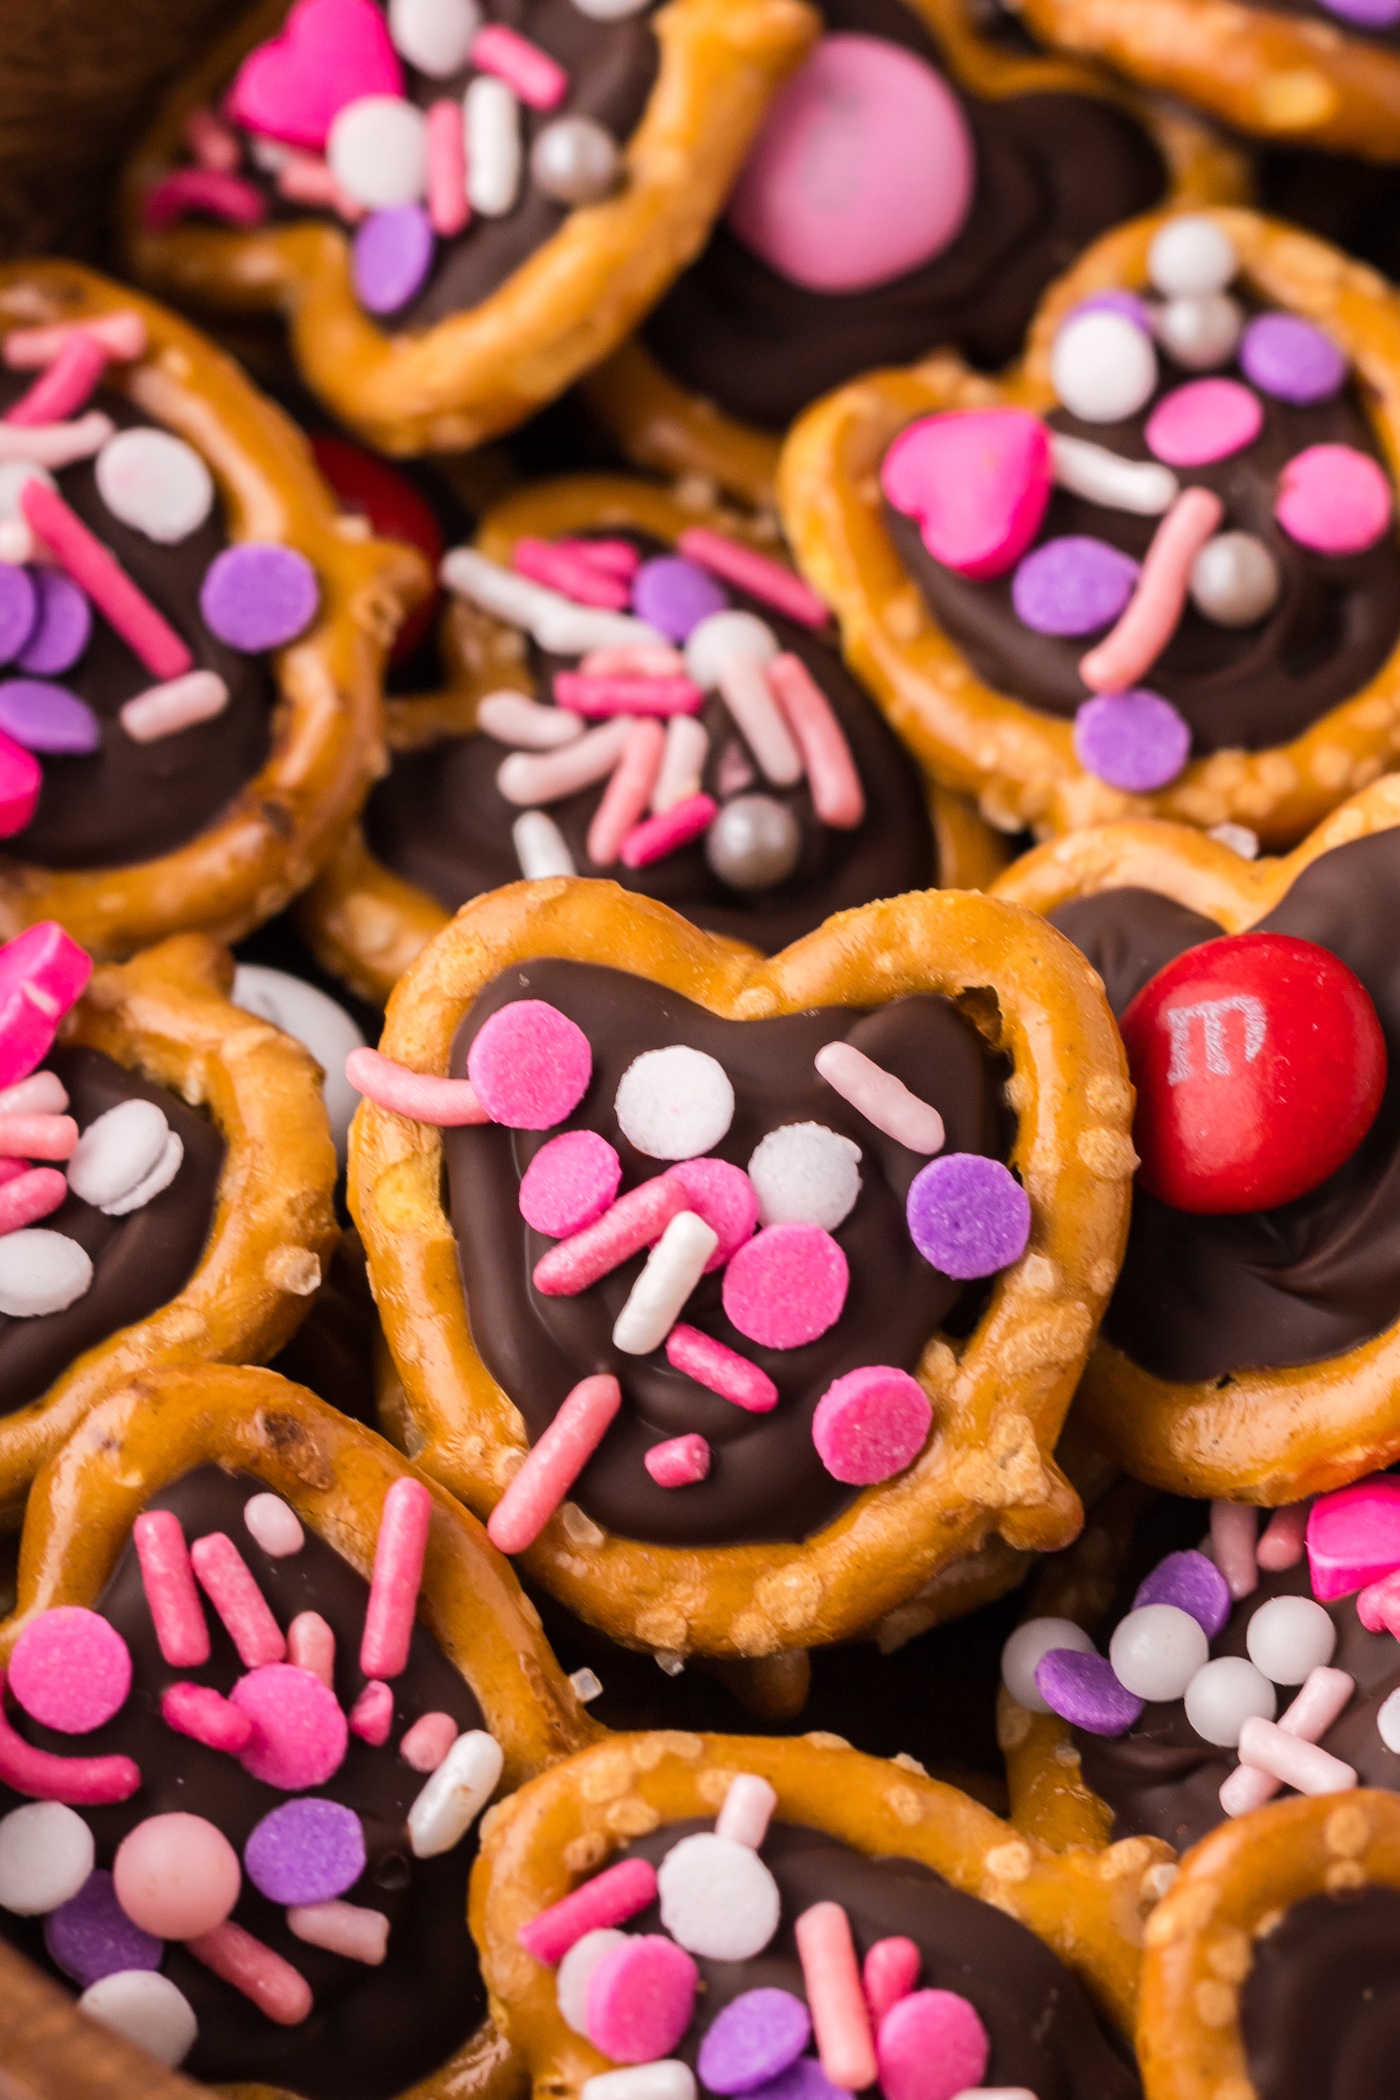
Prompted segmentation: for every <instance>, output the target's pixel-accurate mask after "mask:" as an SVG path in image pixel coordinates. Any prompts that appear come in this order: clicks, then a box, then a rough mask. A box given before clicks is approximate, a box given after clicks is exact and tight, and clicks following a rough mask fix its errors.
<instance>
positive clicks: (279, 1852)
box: [243, 1798, 365, 1903]
mask: <svg viewBox="0 0 1400 2100" xmlns="http://www.w3.org/2000/svg"><path fill="white" fill-rule="evenodd" d="M243 1864H244V1866H245V1867H246V1868H247V1869H248V1879H249V1880H250V1881H251V1882H252V1884H253V1887H254V1888H255V1889H257V1890H258V1892H259V1893H260V1894H261V1895H264V1896H266V1897H267V1900H268V1902H269V1903H329V1902H331V1901H332V1900H333V1899H334V1898H335V1897H336V1896H343V1895H344V1894H345V1891H346V1890H347V1889H348V1888H350V1887H352V1886H353V1884H354V1883H355V1882H357V1881H358V1880H359V1878H360V1876H361V1875H362V1874H363V1873H364V1871H365V1834H364V1831H363V1829H362V1828H361V1826H360V1819H359V1817H358V1816H357V1815H356V1814H355V1811H354V1810H353V1809H352V1808H346V1807H344V1806H343V1804H342V1803H341V1802H339V1801H323V1800H320V1799H315V1798H304V1799H302V1800H300V1801H284V1802H283V1804H282V1806H281V1807H280V1808H274V1809H272V1810H271V1811H270V1813H269V1814H267V1815H265V1816H264V1817H263V1819H262V1821H261V1823H258V1824H256V1825H255V1826H254V1828H253V1831H252V1834H251V1835H250V1837H249V1839H248V1842H247V1844H246V1845H245V1846H244V1847H243Z"/></svg>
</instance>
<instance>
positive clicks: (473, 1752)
mask: <svg viewBox="0 0 1400 2100" xmlns="http://www.w3.org/2000/svg"><path fill="white" fill-rule="evenodd" d="M503 1763H504V1759H503V1757H502V1755H501V1746H500V1744H499V1743H498V1742H497V1741H496V1738H495V1737H494V1736H493V1735H488V1734H487V1733H486V1731H485V1729H484V1728H469V1729H467V1731H466V1732H465V1734H463V1735H459V1736H458V1738H457V1740H456V1742H455V1743H454V1744H453V1745H452V1748H451V1749H450V1750H449V1751H448V1753H447V1755H446V1757H445V1758H444V1759H443V1761H442V1763H441V1764H440V1765H439V1766H438V1768H437V1770H436V1772H434V1773H433V1775H432V1777H431V1778H430V1779H429V1781H428V1783H427V1785H426V1786H425V1787H424V1788H423V1791H422V1792H421V1793H420V1794H419V1796H418V1798H417V1800H416V1801H415V1802H414V1804H413V1806H412V1808H411V1809H410V1810H409V1812H408V1842H409V1844H410V1845H411V1846H412V1847H413V1856H414V1858H415V1859H434V1858H436V1856H437V1854H438V1853H439V1852H450V1851H451V1850H452V1847H453V1846H454V1845H457V1844H460V1843H461V1841H462V1839H463V1838H464V1837H465V1836H466V1834H467V1832H468V1831H469V1830H470V1829H471V1827H472V1824H473V1823H474V1822H475V1821H476V1818H477V1816H478V1815H479V1814H480V1813H481V1811H482V1809H483V1808H485V1806H486V1804H487V1802H488V1801H489V1800H490V1799H491V1796H492V1795H493V1794H494V1793H495V1791H496V1782H497V1780H498V1779H499V1778H500V1776H501V1766H502V1764H503Z"/></svg>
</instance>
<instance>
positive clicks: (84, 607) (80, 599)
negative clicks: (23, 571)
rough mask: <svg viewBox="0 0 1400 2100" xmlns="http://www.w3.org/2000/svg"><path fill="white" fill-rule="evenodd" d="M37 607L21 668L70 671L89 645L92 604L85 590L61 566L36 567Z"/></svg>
mask: <svg viewBox="0 0 1400 2100" xmlns="http://www.w3.org/2000/svg"><path fill="white" fill-rule="evenodd" d="M32 573H33V577H34V589H35V594H36V597H37V601H38V603H37V610H36V613H35V619H34V629H33V632H32V633H31V634H30V636H29V639H28V641H27V642H26V643H25V645H24V648H23V650H22V651H21V653H20V658H19V667H20V669H21V671H37V672H38V673H39V674H40V675H41V676H42V677H44V678H51V677H52V676H53V675H54V673H55V672H56V671H68V670H71V669H72V667H73V665H74V664H75V663H76V662H77V661H78V658H79V657H80V656H81V655H82V653H83V651H84V649H86V647H87V645H88V637H89V636H90V635H91V633H92V607H91V606H90V605H89V603H88V599H87V593H86V591H83V590H80V589H79V588H78V586H77V584H76V583H74V581H73V579H72V577H71V576H65V575H64V573H63V571H62V569H35V570H34V571H33V572H32Z"/></svg>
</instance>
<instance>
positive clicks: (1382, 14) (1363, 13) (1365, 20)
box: [1319, 0, 1400, 29]
mask: <svg viewBox="0 0 1400 2100" xmlns="http://www.w3.org/2000/svg"><path fill="white" fill-rule="evenodd" d="M1319 4H1320V5H1321V6H1323V7H1325V8H1326V9H1327V12H1328V14H1329V15H1336V16H1337V17H1338V18H1339V20H1341V21H1343V22H1354V23H1355V24H1356V26H1357V28H1358V29H1389V28H1391V27H1392V26H1393V25H1394V24H1395V23H1396V22H1400V0H1319Z"/></svg>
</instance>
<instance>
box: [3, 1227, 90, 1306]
mask: <svg viewBox="0 0 1400 2100" xmlns="http://www.w3.org/2000/svg"><path fill="white" fill-rule="evenodd" d="M91 1287H92V1260H91V1257H90V1256H89V1254H88V1252H87V1249H86V1248H85V1247H80V1246H79V1245H78V1242H77V1241H76V1240H70V1239H69V1237H68V1235H67V1233H66V1232H45V1231H43V1230H42V1228H40V1227H36V1226H26V1227H25V1228H24V1229H23V1230H22V1231H20V1232H7V1233H5V1234H4V1236H3V1237H0V1313H8V1314H9V1316H10V1318H11V1319H12V1320H33V1319H37V1318H38V1317H39V1315H40V1314H41V1313H52V1312H62V1311H63V1309H64V1307H65V1306H68V1305H72V1304H74V1303H75V1301H76V1300H77V1299H79V1298H81V1297H82V1295H83V1293H84V1292H85V1291H87V1290H90V1289H91Z"/></svg>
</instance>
